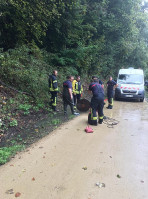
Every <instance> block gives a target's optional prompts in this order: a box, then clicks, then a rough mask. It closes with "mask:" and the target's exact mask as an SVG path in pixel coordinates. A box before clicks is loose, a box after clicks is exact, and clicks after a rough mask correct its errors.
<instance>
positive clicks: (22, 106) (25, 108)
mask: <svg viewBox="0 0 148 199" xmlns="http://www.w3.org/2000/svg"><path fill="white" fill-rule="evenodd" d="M30 108H31V105H30V104H20V105H19V109H21V110H23V111H28V110H29V109H30Z"/></svg>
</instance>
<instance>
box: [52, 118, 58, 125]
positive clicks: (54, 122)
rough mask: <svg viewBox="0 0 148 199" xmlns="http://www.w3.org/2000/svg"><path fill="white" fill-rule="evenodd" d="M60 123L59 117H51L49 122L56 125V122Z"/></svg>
mask: <svg viewBox="0 0 148 199" xmlns="http://www.w3.org/2000/svg"><path fill="white" fill-rule="evenodd" d="M59 123H60V120H59V119H53V120H52V121H51V124H54V125H57V124H59Z"/></svg>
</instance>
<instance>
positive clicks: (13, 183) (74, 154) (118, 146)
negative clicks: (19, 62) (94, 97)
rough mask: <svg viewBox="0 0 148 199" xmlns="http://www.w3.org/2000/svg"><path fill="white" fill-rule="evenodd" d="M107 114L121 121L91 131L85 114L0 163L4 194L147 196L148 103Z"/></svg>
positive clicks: (30, 197)
mask: <svg viewBox="0 0 148 199" xmlns="http://www.w3.org/2000/svg"><path fill="white" fill-rule="evenodd" d="M104 113H105V115H106V116H108V117H111V118H115V119H117V120H118V121H119V123H118V124H117V125H115V126H114V128H108V127H107V125H106V124H102V125H98V126H95V127H93V130H94V133H90V134H87V133H85V132H84V129H85V127H86V126H87V114H81V115H80V116H79V117H76V118H75V119H73V120H72V121H70V122H68V123H65V124H63V125H62V126H61V127H59V128H58V129H56V130H55V131H53V132H52V133H51V134H50V135H48V136H46V137H45V138H43V139H42V140H40V141H39V142H38V143H36V144H33V145H32V146H31V147H30V148H29V149H27V150H26V151H25V152H23V153H19V154H17V155H16V156H15V158H14V159H12V160H11V161H10V162H9V163H7V164H6V165H4V166H1V167H0V199H13V198H15V194H16V193H17V192H19V193H20V194H21V195H20V196H19V194H18V196H19V198H21V199H147V198H148V103H146V102H144V103H139V102H121V101H120V102H115V103H114V109H113V110H107V109H106V108H104ZM99 182H101V183H104V184H105V187H101V188H99V187H98V186H96V183H99ZM16 196H17V195H16Z"/></svg>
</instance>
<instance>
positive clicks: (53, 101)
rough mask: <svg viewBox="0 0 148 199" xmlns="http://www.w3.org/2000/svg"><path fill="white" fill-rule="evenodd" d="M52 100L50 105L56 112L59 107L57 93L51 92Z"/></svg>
mask: <svg viewBox="0 0 148 199" xmlns="http://www.w3.org/2000/svg"><path fill="white" fill-rule="evenodd" d="M50 94H51V98H50V105H51V107H52V109H53V110H56V105H57V92H56V91H50Z"/></svg>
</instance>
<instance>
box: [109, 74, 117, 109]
mask: <svg viewBox="0 0 148 199" xmlns="http://www.w3.org/2000/svg"><path fill="white" fill-rule="evenodd" d="M114 87H117V83H116V82H115V81H114V80H113V78H112V77H111V76H110V77H109V81H108V82H107V98H108V107H107V109H112V108H113V96H114Z"/></svg>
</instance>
